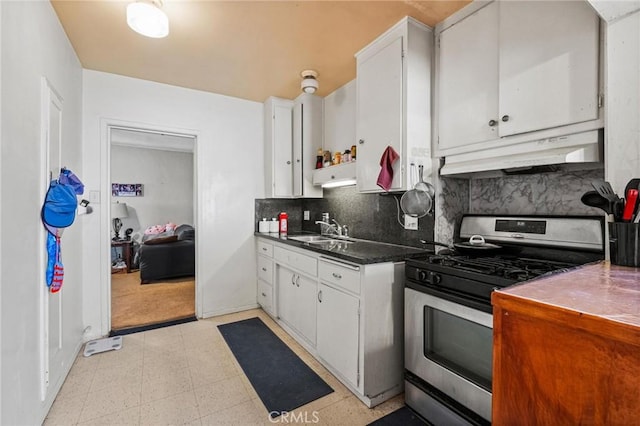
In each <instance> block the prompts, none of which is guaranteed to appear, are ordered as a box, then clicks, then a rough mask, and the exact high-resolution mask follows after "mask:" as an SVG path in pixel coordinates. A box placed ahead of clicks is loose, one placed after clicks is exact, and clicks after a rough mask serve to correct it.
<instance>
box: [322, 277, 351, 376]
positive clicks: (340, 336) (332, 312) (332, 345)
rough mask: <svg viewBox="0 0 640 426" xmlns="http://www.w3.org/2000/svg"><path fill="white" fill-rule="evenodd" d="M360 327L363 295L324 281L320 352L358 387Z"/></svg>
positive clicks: (326, 360)
mask: <svg viewBox="0 0 640 426" xmlns="http://www.w3.org/2000/svg"><path fill="white" fill-rule="evenodd" d="M359 331H360V299H359V298H358V297H355V296H352V295H350V294H347V293H345V292H344V291H340V290H337V289H334V288H332V287H329V286H328V285H326V284H324V283H320V285H319V287H318V341H317V345H316V347H317V349H318V356H320V358H322V360H324V361H325V362H327V363H328V364H329V365H331V366H332V367H333V368H334V369H335V370H336V371H337V372H338V373H339V374H340V375H341V376H342V378H343V379H344V380H347V381H348V382H349V383H350V384H351V385H352V386H354V387H356V388H357V387H358V386H359V385H360V370H359V363H358V352H359V351H358V349H359V343H360V339H359V335H360V333H359Z"/></svg>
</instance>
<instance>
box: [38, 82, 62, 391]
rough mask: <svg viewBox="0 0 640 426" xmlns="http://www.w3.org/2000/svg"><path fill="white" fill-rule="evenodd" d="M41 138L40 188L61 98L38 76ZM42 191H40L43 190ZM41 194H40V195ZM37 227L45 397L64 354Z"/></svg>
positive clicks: (53, 158)
mask: <svg viewBox="0 0 640 426" xmlns="http://www.w3.org/2000/svg"><path fill="white" fill-rule="evenodd" d="M41 90H42V97H41V101H42V105H41V106H42V110H41V112H42V122H41V125H42V129H41V131H42V135H43V136H42V138H43V143H44V149H45V151H46V160H45V162H46V165H43V167H44V168H45V170H46V172H45V174H46V179H44V181H43V182H42V184H43V190H45V191H46V188H47V187H48V186H49V182H50V180H51V178H53V179H57V178H58V176H59V174H60V168H61V167H62V117H63V115H62V111H63V101H62V98H60V96H58V94H57V93H56V91H55V90H54V88H53V87H52V86H51V85H50V84H49V82H48V81H47V80H46V79H45V78H43V79H42V85H41ZM43 195H44V194H43ZM42 198H44V196H42ZM40 228H41V231H40V232H41V233H42V234H43V238H42V251H41V255H42V262H41V265H42V271H43V274H42V278H43V279H42V280H41V281H40V282H39V283H38V285H39V286H41V288H42V292H41V297H42V300H41V304H40V316H41V317H40V318H41V336H40V337H41V342H40V345H41V346H40V347H41V352H40V373H41V374H40V375H41V379H42V381H41V384H40V385H41V386H40V397H41V400H43V401H44V400H45V398H46V396H47V392H48V389H47V388H48V386H49V383H52V382H53V383H56V382H58V380H60V377H61V375H62V374H63V372H64V357H63V352H62V340H63V335H62V330H63V328H62V312H63V293H64V289H63V290H60V291H59V292H57V293H51V292H50V291H49V289H48V288H47V287H46V285H45V279H44V278H45V275H44V269H45V267H46V262H47V257H48V256H47V253H46V249H45V248H44V247H45V241H46V238H47V237H46V234H47V232H46V231H45V230H44V228H42V227H40Z"/></svg>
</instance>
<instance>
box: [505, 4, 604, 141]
mask: <svg viewBox="0 0 640 426" xmlns="http://www.w3.org/2000/svg"><path fill="white" fill-rule="evenodd" d="M598 47H599V19H598V16H597V15H596V13H595V12H594V11H593V9H592V8H591V6H590V5H589V4H588V3H587V2H582V1H557V2H555V1H554V2H550V1H549V2H546V1H532V2H519V1H518V2H509V1H503V2H500V58H499V60H500V96H499V98H500V100H499V105H500V114H499V115H500V118H501V121H500V136H506V135H513V134H518V133H524V132H529V131H533V130H542V129H547V128H551V127H557V126H563V125H566V124H572V123H579V122H583V121H588V120H595V119H597V118H598Z"/></svg>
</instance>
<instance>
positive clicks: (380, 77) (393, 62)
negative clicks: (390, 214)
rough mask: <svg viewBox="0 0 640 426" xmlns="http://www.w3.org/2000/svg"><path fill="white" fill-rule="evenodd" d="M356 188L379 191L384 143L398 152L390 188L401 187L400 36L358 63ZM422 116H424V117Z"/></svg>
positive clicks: (364, 190) (385, 146) (401, 100)
mask: <svg viewBox="0 0 640 426" xmlns="http://www.w3.org/2000/svg"><path fill="white" fill-rule="evenodd" d="M356 83H357V95H356V98H357V101H356V103H357V120H356V123H357V138H358V146H357V149H358V162H357V167H356V170H357V178H358V190H359V191H363V192H367V191H376V192H378V191H381V188H380V187H379V186H378V185H377V184H376V181H377V180H378V174H379V173H380V158H381V157H382V154H383V153H384V151H385V149H386V148H387V146H392V147H393V148H394V149H395V151H396V152H397V153H398V154H399V155H400V160H398V161H396V163H395V164H394V165H393V171H394V175H393V181H392V185H391V189H400V188H401V187H402V176H401V174H402V173H401V171H402V166H401V163H402V159H403V155H404V153H403V152H402V136H403V135H402V102H403V97H402V37H401V36H400V37H398V38H395V39H393V40H392V41H391V42H389V43H388V44H387V45H385V46H384V47H382V48H381V49H380V50H379V51H378V52H377V53H375V54H374V55H373V56H370V57H368V58H366V59H364V60H363V61H359V62H358V77H357V80H356ZM425 119H428V117H427V118H425Z"/></svg>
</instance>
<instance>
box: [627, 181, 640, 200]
mask: <svg viewBox="0 0 640 426" xmlns="http://www.w3.org/2000/svg"><path fill="white" fill-rule="evenodd" d="M638 186H640V179H639V178H634V179H631V180H630V181H629V182H628V183H627V186H625V188H624V194H625V196H626V195H627V194H628V193H629V190H630V189H638Z"/></svg>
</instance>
